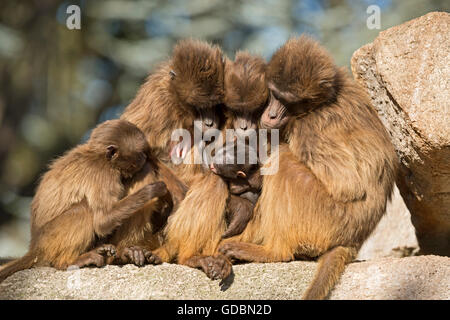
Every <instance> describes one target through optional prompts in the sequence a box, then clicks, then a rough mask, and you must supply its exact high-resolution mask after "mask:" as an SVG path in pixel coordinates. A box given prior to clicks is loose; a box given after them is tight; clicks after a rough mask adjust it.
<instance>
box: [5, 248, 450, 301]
mask: <svg viewBox="0 0 450 320" xmlns="http://www.w3.org/2000/svg"><path fill="white" fill-rule="evenodd" d="M316 266H317V263H315V262H301V261H295V262H289V263H266V264H257V263H251V264H243V265H237V266H234V279H233V280H232V281H229V282H226V283H225V286H224V287H220V286H219V281H211V280H209V279H208V278H207V277H206V275H205V274H204V273H203V272H201V271H199V270H195V269H191V268H188V267H185V266H181V265H175V264H167V263H164V264H162V265H159V266H146V267H143V268H138V267H136V266H133V265H127V266H124V267H118V266H107V267H105V268H92V269H90V268H86V269H78V270H71V271H57V270H55V269H52V268H35V269H30V270H24V271H20V272H17V273H16V274H14V275H12V276H11V277H9V278H8V279H6V280H5V281H4V282H2V283H1V284H0V299H299V298H300V297H301V296H302V293H303V292H304V291H305V290H306V288H307V287H308V285H309V283H310V281H311V280H312V278H313V275H314V272H315V270H316ZM449 288H450V258H447V257H438V256H419V257H407V258H384V259H378V260H371V261H367V262H356V263H352V264H350V265H349V266H348V267H347V269H346V270H345V273H344V275H343V276H342V279H341V281H340V283H339V284H338V285H337V286H336V289H335V290H334V291H333V292H332V294H331V296H330V298H331V299H450V290H449Z"/></svg>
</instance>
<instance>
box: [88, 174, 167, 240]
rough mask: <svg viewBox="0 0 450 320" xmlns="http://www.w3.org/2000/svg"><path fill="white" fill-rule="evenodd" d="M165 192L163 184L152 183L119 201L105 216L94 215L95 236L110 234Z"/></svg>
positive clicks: (165, 188) (160, 182) (102, 214)
mask: <svg viewBox="0 0 450 320" xmlns="http://www.w3.org/2000/svg"><path fill="white" fill-rule="evenodd" d="M167 192H168V190H167V187H166V184H165V183H164V182H162V181H158V182H154V183H151V184H148V185H146V186H145V187H143V188H141V189H140V190H138V191H137V192H136V193H133V194H130V195H128V196H126V197H125V198H123V199H121V200H120V201H119V202H117V203H116V204H115V205H114V206H113V208H112V210H111V211H110V212H107V213H106V214H105V213H100V212H99V213H95V215H94V228H95V232H96V234H97V235H98V236H100V237H102V236H107V235H109V234H111V233H112V232H113V231H114V230H115V229H116V228H117V227H119V226H120V225H121V224H122V222H123V221H124V220H125V219H127V218H129V217H130V216H131V215H132V214H134V213H136V212H137V211H139V210H140V209H142V208H143V207H144V206H145V205H146V204H147V203H148V201H150V200H151V199H153V198H156V197H162V196H164V195H165V194H166V193H167Z"/></svg>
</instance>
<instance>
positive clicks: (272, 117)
mask: <svg viewBox="0 0 450 320" xmlns="http://www.w3.org/2000/svg"><path fill="white" fill-rule="evenodd" d="M276 117H277V113H276V112H270V113H269V118H270V120H273V119H275V118H276Z"/></svg>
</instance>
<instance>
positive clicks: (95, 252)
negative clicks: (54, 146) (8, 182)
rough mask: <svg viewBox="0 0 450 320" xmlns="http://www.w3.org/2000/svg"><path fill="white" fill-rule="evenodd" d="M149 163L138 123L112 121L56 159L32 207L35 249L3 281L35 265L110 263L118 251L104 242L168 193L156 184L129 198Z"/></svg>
mask: <svg viewBox="0 0 450 320" xmlns="http://www.w3.org/2000/svg"><path fill="white" fill-rule="evenodd" d="M149 162H151V155H150V147H149V145H148V143H147V141H146V139H145V136H144V134H143V133H142V132H141V131H140V130H139V129H138V128H137V127H136V126H135V125H133V124H132V123H130V122H128V121H124V120H110V121H106V122H104V123H102V124H100V125H99V126H97V128H95V129H94V130H93V131H92V134H91V137H90V139H89V140H88V141H87V143H85V144H82V145H79V146H77V147H75V148H74V149H72V150H70V151H69V152H67V153H66V154H65V155H64V156H62V157H61V158H59V159H57V160H55V161H54V162H53V163H52V164H51V165H50V168H49V170H48V171H47V172H46V173H45V174H44V175H43V177H42V179H41V182H40V183H39V186H38V188H37V191H36V194H35V196H34V198H33V201H32V204H31V242H30V246H29V251H28V253H27V254H25V256H24V257H22V258H20V259H18V260H15V261H12V262H10V263H8V264H6V265H5V266H4V268H3V269H2V270H1V271H0V282H1V281H3V280H4V279H6V278H7V277H8V276H10V275H12V274H13V273H15V272H17V271H20V270H23V269H28V268H31V267H33V266H51V267H54V268H57V269H66V268H67V267H68V266H69V265H73V264H75V265H77V266H79V267H83V266H87V265H92V264H94V265H97V266H101V265H104V264H105V261H106V257H107V256H114V255H115V254H116V252H115V248H114V246H112V245H108V244H102V245H99V244H101V243H103V241H104V239H105V238H106V237H107V236H108V235H110V234H111V233H112V232H113V231H114V230H115V229H116V228H117V227H118V226H120V225H121V224H122V223H123V222H124V221H125V219H127V218H128V217H130V216H131V215H132V214H133V213H135V212H137V211H138V210H139V209H141V208H143V207H144V206H146V205H147V204H148V203H149V201H151V200H152V199H153V198H156V197H163V196H165V195H166V194H167V188H166V185H165V183H163V182H155V183H152V184H148V185H146V186H144V187H142V188H141V189H140V190H138V191H137V192H135V193H133V194H130V195H128V196H126V195H127V188H128V186H130V185H131V184H132V183H133V178H134V177H135V176H136V175H137V174H138V173H139V172H140V171H141V170H142V169H143V168H144V167H145V166H146V165H147V164H148V163H149Z"/></svg>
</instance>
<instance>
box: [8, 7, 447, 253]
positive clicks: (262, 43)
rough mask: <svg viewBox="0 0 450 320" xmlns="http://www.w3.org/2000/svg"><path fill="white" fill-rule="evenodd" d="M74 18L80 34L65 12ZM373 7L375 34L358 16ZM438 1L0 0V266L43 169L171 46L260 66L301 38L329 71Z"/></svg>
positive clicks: (25, 222) (20, 239)
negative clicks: (195, 42)
mask: <svg viewBox="0 0 450 320" xmlns="http://www.w3.org/2000/svg"><path fill="white" fill-rule="evenodd" d="M70 5H78V6H79V7H80V9H81V29H80V30H76V29H74V30H70V29H68V28H67V26H66V21H67V19H68V18H69V16H70V14H68V13H67V12H66V10H67V7H68V6H70ZM370 5H377V6H378V7H379V8H380V9H381V20H380V23H381V25H380V27H381V28H380V29H373V30H370V29H369V28H368V27H367V24H366V21H367V18H368V17H369V16H370V14H368V13H367V12H366V10H367V8H368V7H369V6H370ZM449 9H450V1H448V0H409V1H404V0H379V1H377V0H319V1H312V0H260V1H256V0H246V1H245V0H227V1H224V0H192V1H188V0H165V1H163V0H155V1H150V0H149V1H145V0H140V1H129V0H96V1H94V0H90V1H88V0H86V1H75V0H71V1H64V2H62V1H53V0H2V1H1V2H0V257H7V256H12V257H14V256H19V255H22V254H23V253H25V251H26V249H27V246H28V241H29V208H30V202H31V199H32V197H33V193H34V190H35V188H36V186H37V182H38V179H39V176H40V175H41V174H42V172H43V171H44V170H45V168H46V165H47V163H48V161H49V160H50V159H52V158H55V157H57V156H59V155H61V154H62V153H63V152H64V151H66V150H67V149H69V148H71V147H73V146H74V145H76V144H78V143H80V142H83V141H84V140H85V139H86V137H88V135H89V130H90V128H92V127H93V126H95V124H96V123H98V122H102V121H104V120H107V119H111V118H116V117H118V116H119V115H120V113H121V112H122V110H123V109H124V108H125V106H126V105H127V104H128V103H129V102H130V100H131V99H132V98H133V97H134V95H135V94H136V92H137V90H138V88H139V86H140V84H141V83H142V82H143V80H144V78H145V77H146V75H147V74H148V73H149V72H150V71H151V70H152V67H154V66H155V64H158V63H159V62H161V61H162V60H164V59H166V58H167V57H168V56H169V55H170V53H171V50H172V47H173V45H174V43H175V42H176V41H177V40H179V39H182V38H186V37H195V38H200V39H205V40H208V41H211V42H213V43H217V44H219V45H220V46H221V47H222V48H223V50H224V52H225V53H226V54H227V55H228V56H229V57H230V58H233V56H234V53H235V52H236V51H237V50H248V51H250V52H252V53H256V54H260V55H262V56H263V57H265V58H267V59H268V58H270V56H271V55H272V53H273V52H274V51H275V50H276V49H277V48H278V47H279V46H280V45H282V44H283V43H284V42H285V41H286V40H287V39H288V38H289V37H291V36H295V35H299V34H301V33H308V34H310V35H311V36H313V37H314V38H316V39H318V40H319V41H320V42H322V43H323V44H324V45H325V47H327V48H328V49H329V51H330V52H331V53H332V55H333V56H334V58H335V60H336V62H337V64H338V65H341V66H347V67H349V66H350V58H351V56H352V53H353V52H354V51H355V50H356V49H358V48H359V47H361V46H362V45H364V44H366V43H369V42H372V41H373V40H374V39H375V37H376V36H377V35H378V33H379V32H380V31H382V30H384V29H387V28H389V27H392V26H394V25H398V24H401V23H403V22H405V21H408V20H410V19H413V18H416V17H419V16H422V15H424V14H426V13H428V12H431V11H449Z"/></svg>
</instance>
